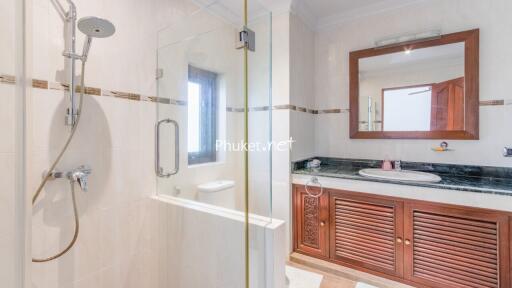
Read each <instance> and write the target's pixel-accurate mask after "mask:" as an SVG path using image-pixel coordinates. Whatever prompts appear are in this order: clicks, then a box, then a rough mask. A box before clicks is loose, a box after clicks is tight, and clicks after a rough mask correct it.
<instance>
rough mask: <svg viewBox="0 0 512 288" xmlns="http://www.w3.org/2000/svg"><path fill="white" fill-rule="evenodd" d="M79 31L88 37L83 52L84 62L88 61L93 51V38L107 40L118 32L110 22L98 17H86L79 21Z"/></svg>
mask: <svg viewBox="0 0 512 288" xmlns="http://www.w3.org/2000/svg"><path fill="white" fill-rule="evenodd" d="M77 26H78V29H79V30H80V31H82V33H84V34H85V35H87V39H86V40H85V43H84V49H83V52H82V60H83V61H84V62H85V61H87V56H88V55H89V50H90V49H91V44H92V38H107V37H110V36H112V35H114V33H115V32H116V27H115V26H114V24H112V23H111V22H110V21H108V20H105V19H101V18H98V17H84V18H81V19H80V20H78V24H77Z"/></svg>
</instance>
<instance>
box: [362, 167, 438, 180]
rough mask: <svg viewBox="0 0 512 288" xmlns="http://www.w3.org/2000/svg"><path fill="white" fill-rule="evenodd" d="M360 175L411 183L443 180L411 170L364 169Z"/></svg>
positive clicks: (433, 175)
mask: <svg viewBox="0 0 512 288" xmlns="http://www.w3.org/2000/svg"><path fill="white" fill-rule="evenodd" d="M359 175H361V176H364V177H370V178H377V179H383V180H395V181H410V182H428V183H437V182H440V181H441V180H442V179H441V177H439V176H437V175H435V174H430V173H425V172H417V171H409V170H391V171H386V170H382V169H363V170H360V171H359Z"/></svg>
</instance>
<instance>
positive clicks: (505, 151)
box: [503, 147, 512, 157]
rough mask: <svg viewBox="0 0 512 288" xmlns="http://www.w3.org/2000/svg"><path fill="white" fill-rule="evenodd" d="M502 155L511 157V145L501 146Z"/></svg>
mask: <svg viewBox="0 0 512 288" xmlns="http://www.w3.org/2000/svg"><path fill="white" fill-rule="evenodd" d="M503 156H505V157H512V147H505V148H503Z"/></svg>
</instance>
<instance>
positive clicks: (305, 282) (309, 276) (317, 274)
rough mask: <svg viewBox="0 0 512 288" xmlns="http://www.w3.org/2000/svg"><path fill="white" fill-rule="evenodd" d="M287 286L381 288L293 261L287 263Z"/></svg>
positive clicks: (301, 287)
mask: <svg viewBox="0 0 512 288" xmlns="http://www.w3.org/2000/svg"><path fill="white" fill-rule="evenodd" d="M287 276H288V278H289V280H290V284H289V286H288V288H382V287H376V286H372V285H369V284H366V283H364V282H360V281H355V280H351V279H347V278H343V277H338V276H334V275H330V274H327V273H324V272H321V271H318V270H314V269H311V268H308V267H306V266H302V265H299V264H295V263H289V264H288V267H287Z"/></svg>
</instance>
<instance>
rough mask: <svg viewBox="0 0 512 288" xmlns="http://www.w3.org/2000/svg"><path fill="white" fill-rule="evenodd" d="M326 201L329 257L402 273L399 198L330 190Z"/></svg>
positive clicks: (356, 264)
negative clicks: (327, 201)
mask: <svg viewBox="0 0 512 288" xmlns="http://www.w3.org/2000/svg"><path fill="white" fill-rule="evenodd" d="M359 194H360V193H359ZM329 204H330V216H331V217H330V218H331V221H330V223H331V225H330V258H331V259H332V260H334V261H339V262H342V263H347V264H350V265H354V266H357V267H362V268H366V269H369V270H372V271H378V272H382V273H385V274H389V275H393V276H398V277H401V276H402V275H403V261H402V259H403V202H402V201H395V200H390V199H385V198H379V197H368V196H361V195H357V194H355V193H350V192H344V191H334V190H332V191H331V192H330V199H329Z"/></svg>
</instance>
